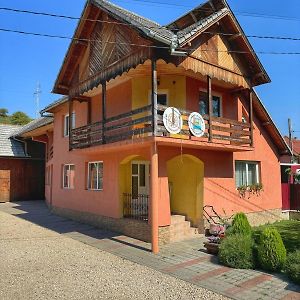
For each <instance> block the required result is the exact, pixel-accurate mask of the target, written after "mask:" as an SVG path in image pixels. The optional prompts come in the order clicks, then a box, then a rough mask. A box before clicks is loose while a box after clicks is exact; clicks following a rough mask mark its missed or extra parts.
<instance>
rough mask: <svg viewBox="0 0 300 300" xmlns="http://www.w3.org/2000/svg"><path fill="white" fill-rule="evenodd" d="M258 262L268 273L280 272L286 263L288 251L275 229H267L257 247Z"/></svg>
mask: <svg viewBox="0 0 300 300" xmlns="http://www.w3.org/2000/svg"><path fill="white" fill-rule="evenodd" d="M257 254H258V261H259V264H260V266H261V267H262V268H263V269H264V270H266V271H280V270H281V269H282V267H283V266H284V263H285V261H286V249H285V247H284V244H283V242H282V239H281V236H280V234H279V232H278V231H277V230H276V229H275V228H265V229H264V231H263V232H262V233H261V235H260V240H259V245H258V247H257Z"/></svg>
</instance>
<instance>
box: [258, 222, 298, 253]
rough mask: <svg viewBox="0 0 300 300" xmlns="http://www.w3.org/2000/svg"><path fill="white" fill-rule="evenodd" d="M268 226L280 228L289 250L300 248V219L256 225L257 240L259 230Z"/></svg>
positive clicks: (279, 230)
mask: <svg viewBox="0 0 300 300" xmlns="http://www.w3.org/2000/svg"><path fill="white" fill-rule="evenodd" d="M266 227H271V228H276V229H277V230H278V232H279V233H280V235H281V238H282V240H283V243H284V245H285V247H286V250H287V252H293V251H295V250H297V249H300V221H293V220H289V221H279V222H276V223H273V224H266V225H262V226H258V227H254V228H253V229H254V237H255V240H258V237H259V232H260V231H262V230H263V229H264V228H266Z"/></svg>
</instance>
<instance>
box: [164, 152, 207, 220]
mask: <svg viewBox="0 0 300 300" xmlns="http://www.w3.org/2000/svg"><path fill="white" fill-rule="evenodd" d="M167 173H168V181H169V194H170V205H171V213H173V214H180V215H185V216H186V217H187V219H188V220H189V221H191V223H192V225H193V226H198V225H199V222H200V221H201V219H202V207H203V179H204V164H203V162H202V161H201V160H199V159H198V158H197V157H195V156H193V155H189V154H184V155H182V156H181V155H180V156H176V157H174V158H172V159H171V160H169V161H168V162H167Z"/></svg>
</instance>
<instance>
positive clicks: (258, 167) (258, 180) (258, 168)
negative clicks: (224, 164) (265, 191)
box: [234, 160, 261, 188]
mask: <svg viewBox="0 0 300 300" xmlns="http://www.w3.org/2000/svg"><path fill="white" fill-rule="evenodd" d="M237 163H244V164H245V165H246V184H241V185H240V186H250V185H249V165H255V175H256V176H255V177H256V180H255V181H256V182H255V183H252V184H261V164H260V162H259V161H251V160H235V162H234V175H235V176H234V179H235V187H236V188H239V187H240V186H237V184H236V181H237V178H236V164H237Z"/></svg>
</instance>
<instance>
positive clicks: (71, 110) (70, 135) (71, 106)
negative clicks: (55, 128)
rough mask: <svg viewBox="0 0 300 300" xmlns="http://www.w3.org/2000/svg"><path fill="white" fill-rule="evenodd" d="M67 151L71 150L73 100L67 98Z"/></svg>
mask: <svg viewBox="0 0 300 300" xmlns="http://www.w3.org/2000/svg"><path fill="white" fill-rule="evenodd" d="M68 104H69V151H71V150H72V124H73V120H72V119H73V98H70V97H69V101H68Z"/></svg>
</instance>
